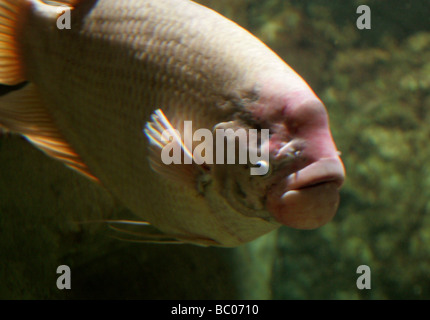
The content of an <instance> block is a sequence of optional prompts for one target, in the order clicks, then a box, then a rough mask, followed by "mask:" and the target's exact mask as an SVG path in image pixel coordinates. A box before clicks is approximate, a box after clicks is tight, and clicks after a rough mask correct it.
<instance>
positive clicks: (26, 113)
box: [0, 83, 98, 181]
mask: <svg viewBox="0 0 430 320" xmlns="http://www.w3.org/2000/svg"><path fill="white" fill-rule="evenodd" d="M0 128H3V129H6V131H11V132H16V133H20V134H22V135H24V136H25V137H26V138H27V139H28V140H29V141H30V142H31V143H32V144H34V145H35V146H36V147H37V148H39V149H40V150H42V151H43V152H44V153H46V154H47V155H48V156H50V157H52V158H54V159H57V160H60V161H62V162H63V163H64V164H66V165H67V166H69V167H70V168H72V169H74V170H76V171H78V172H80V173H82V174H83V175H85V176H86V177H88V178H89V179H91V180H93V181H98V179H97V178H96V177H94V176H93V175H92V174H91V173H90V171H89V169H88V168H87V166H86V165H85V164H84V163H83V162H82V160H81V158H80V157H79V156H78V155H77V154H76V153H75V152H74V151H73V149H72V148H71V147H70V146H69V144H68V143H67V142H66V141H65V140H64V139H63V137H62V135H61V134H60V132H59V131H58V129H57V128H56V127H55V125H54V123H53V120H52V118H51V117H50V115H49V114H48V112H47V111H46V109H45V108H44V107H43V105H42V102H41V99H40V97H39V94H38V92H37V89H36V87H35V85H34V84H32V83H30V84H28V85H26V86H25V87H24V88H22V89H20V90H16V91H12V92H10V93H8V94H6V95H4V96H2V97H0Z"/></svg>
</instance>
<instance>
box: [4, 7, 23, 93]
mask: <svg viewBox="0 0 430 320" xmlns="http://www.w3.org/2000/svg"><path fill="white" fill-rule="evenodd" d="M20 6H21V1H18V0H0V83H3V84H8V85H14V84H18V83H20V82H23V81H25V78H24V71H23V69H22V65H21V62H20V61H19V56H18V50H17V43H16V40H15V32H16V30H17V27H18V23H19V22H18V19H19V16H20V13H19V9H20Z"/></svg>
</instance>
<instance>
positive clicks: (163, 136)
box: [144, 109, 208, 191]
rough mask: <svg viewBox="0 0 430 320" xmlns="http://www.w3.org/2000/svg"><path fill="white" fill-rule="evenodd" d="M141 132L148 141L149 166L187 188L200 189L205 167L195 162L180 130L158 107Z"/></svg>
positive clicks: (205, 171) (206, 170) (204, 175)
mask: <svg viewBox="0 0 430 320" xmlns="http://www.w3.org/2000/svg"><path fill="white" fill-rule="evenodd" d="M144 132H145V134H146V136H147V138H148V141H149V152H150V155H149V161H150V165H151V167H152V169H153V170H154V171H155V172H157V173H159V174H160V175H162V176H164V177H165V178H167V179H171V180H172V179H173V180H176V181H177V182H181V183H183V184H185V185H187V186H189V187H193V188H197V189H198V190H199V191H200V189H201V186H200V185H199V184H200V183H203V182H204V183H207V181H208V179H207V175H208V168H206V167H204V166H202V165H197V164H196V159H195V158H194V156H193V154H192V152H191V150H189V148H188V147H187V146H186V144H185V143H184V141H183V139H182V137H183V132H181V131H180V130H179V129H177V128H174V127H173V126H172V124H171V122H170V121H169V120H168V119H167V117H166V116H165V115H164V113H163V111H162V110H161V109H157V110H155V111H154V113H153V114H152V115H151V121H149V122H147V124H146V126H145V129H144Z"/></svg>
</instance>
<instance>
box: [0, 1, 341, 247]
mask: <svg viewBox="0 0 430 320" xmlns="http://www.w3.org/2000/svg"><path fill="white" fill-rule="evenodd" d="M0 83H1V84H3V85H8V86H16V85H19V89H17V90H12V91H10V92H8V93H7V94H5V95H3V96H1V97H0V128H2V130H3V131H7V132H12V133H14V134H20V135H22V136H24V137H25V138H26V139H27V140H28V141H29V142H30V143H32V144H33V145H34V146H35V147H37V148H38V149H40V150H41V151H43V152H44V153H45V154H47V155H48V156H50V157H52V158H55V159H57V160H59V161H61V162H63V163H64V164H65V165H66V166H68V167H69V168H71V169H73V170H75V171H77V172H78V173H80V174H82V175H84V176H86V177H87V178H88V179H90V180H92V181H93V182H94V183H96V184H99V185H100V186H101V187H103V188H105V189H107V190H108V191H109V192H110V193H111V194H113V195H114V197H116V198H117V199H118V200H119V201H120V202H121V203H122V204H123V205H124V206H125V207H127V208H128V209H129V210H130V211H131V212H133V214H134V215H135V216H136V220H131V221H115V222H116V223H114V221H112V224H110V226H112V228H114V229H116V230H118V232H120V233H121V232H122V233H123V234H124V235H126V234H127V235H132V234H133V235H136V232H131V231H130V230H129V229H127V226H130V225H131V226H133V227H138V229H139V231H138V232H137V234H138V237H139V239H140V240H142V242H156V243H187V244H195V245H200V246H220V247H236V246H239V245H241V244H244V243H247V242H249V241H252V240H254V239H256V238H258V237H260V236H262V235H264V234H267V233H269V232H271V231H274V230H276V229H278V228H279V227H281V226H287V227H291V228H296V229H305V230H306V229H315V228H319V227H321V226H323V225H325V224H326V223H328V222H329V221H331V220H332V219H333V217H334V216H335V214H336V212H337V210H338V206H339V199H340V197H339V191H340V188H341V186H342V184H343V182H344V178H345V168H344V165H343V163H342V160H341V159H340V153H339V151H338V150H337V147H336V145H335V143H334V140H333V137H332V134H331V131H330V127H329V119H328V113H327V109H326V108H325V106H324V104H323V102H322V101H321V100H320V99H319V98H318V97H317V96H316V94H315V93H314V91H313V90H312V89H311V88H310V87H309V85H308V84H307V83H306V82H305V80H304V79H303V78H302V77H301V76H299V75H298V74H297V73H296V72H295V71H294V70H293V69H292V68H291V67H290V66H289V65H288V64H287V63H286V62H284V61H283V60H282V58H280V57H279V56H278V55H277V54H276V53H275V52H273V51H272V50H271V49H270V48H268V47H267V46H266V45H265V44H264V43H263V42H262V41H261V40H259V39H258V38H256V37H255V36H254V35H252V34H251V33H250V32H248V31H247V30H245V29H244V28H242V27H240V26H239V25H238V24H236V23H235V22H233V21H231V20H229V19H227V18H226V17H224V16H222V15H221V14H219V13H217V12H215V11H213V10H211V9H209V8H207V7H205V6H203V5H200V4H197V3H195V2H193V1H189V0H122V1H117V0H68V1H65V0H62V1H61V0H57V1H41V0H0ZM186 121H190V122H191V123H192V125H193V127H194V128H197V129H202V130H204V131H201V132H204V135H206V136H205V137H204V141H203V139H201V138H202V136H201V137H200V141H199V139H192V141H189V139H188V141H186V140H187V138H186V136H187V132H186V124H187V123H186ZM240 129H242V131H243V132H244V137H245V138H246V139H245V140H243V141H247V142H249V143H248V144H246V145H244V144H243V143H242V144H241V143H240V141H239V143H237V144H233V145H230V146H231V147H232V148H231V149H230V150H233V151H232V152H233V154H240V152H242V151H244V152H245V153H246V152H247V153H246V154H247V155H248V157H247V158H246V159H245V161H242V162H240V161H239V162H238V161H233V162H231V163H229V162H228V161H227V163H226V162H225V161H222V160H223V159H224V158H225V159H227V158H228V157H229V156H228V153H227V151H228V150H227V147H226V146H225V145H222V144H221V145H220V146H219V147H218V145H217V147H216V148H213V150H212V149H210V148H209V147H210V146H213V145H214V141H215V140H211V139H215V137H214V136H212V137H211V136H210V134H215V133H217V132H218V131H217V130H224V132H227V131H228V130H230V131H229V132H230V133H231V132H233V133H236V132H239V130H240ZM195 132H197V131H195ZM169 133H170V135H169ZM264 133H267V134H264ZM192 137H193V138H194V136H192ZM230 137H231V136H230ZM228 139H230V141H236V140H235V139H236V136H234V135H233V138H232V139H231V138H228V137H227V140H228ZM237 140H240V138H239V139H237ZM251 141H253V142H254V144H252V145H251ZM198 147H200V149H199V150H200V151H201V152H200V153H199V152H196V150H197V148H198ZM166 148H167V149H168V148H171V150H173V151H175V150H176V151H178V152H180V157H181V160H182V159H183V160H182V161H181V162H180V163H170V164H168V163H166V162H165V161H163V159H164V158H163V154H164V155H165V156H166V153H165V152H166ZM202 149H204V150H205V151H204V152H203V151H202ZM173 151H172V152H173ZM224 151H226V152H225V153H222V154H223V155H224V156H220V158H219V159H220V161H214V162H211V161H202V160H204V159H208V157H209V156H210V155H211V152H213V154H212V156H215V154H217V155H219V154H220V152H224ZM251 152H253V153H251ZM167 154H170V153H169V152H168V153H167ZM251 154H254V155H255V156H258V154H260V155H261V156H263V155H266V156H267V158H264V159H263V158H261V159H263V160H260V161H257V162H252V161H251V160H250V159H251ZM223 157H224V158H223ZM217 159H218V158H217ZM187 161H188V162H187ZM251 169H254V170H257V171H258V170H260V172H261V174H251ZM254 172H256V171H254Z"/></svg>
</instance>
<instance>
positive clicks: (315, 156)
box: [214, 85, 345, 229]
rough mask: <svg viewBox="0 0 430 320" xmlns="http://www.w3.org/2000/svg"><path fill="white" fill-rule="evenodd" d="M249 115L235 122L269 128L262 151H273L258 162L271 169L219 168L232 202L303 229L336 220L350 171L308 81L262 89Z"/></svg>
mask: <svg viewBox="0 0 430 320" xmlns="http://www.w3.org/2000/svg"><path fill="white" fill-rule="evenodd" d="M285 92H286V94H285ZM244 114H246V115H245V116H244V115H242V116H239V117H238V118H239V119H241V120H237V121H234V124H235V125H236V126H238V127H239V126H241V127H247V128H248V129H249V128H266V129H268V131H269V137H268V139H262V138H261V137H259V138H258V141H259V144H258V152H260V154H263V153H266V154H268V160H269V161H268V163H267V162H266V161H260V163H257V164H256V165H257V167H258V166H259V169H262V168H263V169H267V170H263V173H264V174H256V175H252V174H250V172H249V170H244V169H247V168H248V167H249V165H245V166H243V165H242V167H240V166H239V165H230V166H228V165H226V166H219V165H217V166H215V170H214V171H215V173H216V174H217V176H218V179H219V178H220V177H221V179H222V184H221V185H222V191H221V192H223V193H224V196H225V197H226V198H228V200H229V202H230V204H231V205H232V206H233V207H234V208H235V209H236V211H239V212H241V213H242V214H244V215H247V216H253V217H259V218H261V219H264V220H267V221H275V222H277V223H280V224H282V225H286V226H289V227H292V228H297V229H315V228H318V227H320V226H322V225H324V224H326V223H327V222H329V221H330V220H332V218H333V217H334V216H335V214H336V211H337V208H338V205H339V189H340V187H341V186H342V184H343V182H344V178H345V169H344V166H343V163H342V161H341V159H340V157H339V155H340V153H339V151H338V150H337V148H336V145H335V143H334V141H333V138H332V135H331V132H330V128H329V119H328V114H327V110H326V108H325V106H324V104H323V103H322V102H321V100H320V99H318V97H317V96H316V95H315V94H314V93H313V91H312V90H311V89H310V88H309V87H308V86H307V85H304V86H298V87H297V88H291V87H287V88H285V87H284V86H282V85H278V86H277V85H272V86H270V87H263V88H261V90H260V97H259V99H258V100H257V101H255V102H253V103H252V104H251V105H249V106H248V108H245V112H244ZM244 119H245V120H244ZM246 119H248V120H246ZM232 123H233V122H232ZM232 123H230V124H229V126H230V127H231V126H233V124H232ZM248 132H250V131H249V130H248ZM251 135H252V134H251V133H249V134H248V138H249V137H251ZM248 148H249V150H248V151H255V150H252V146H251V145H249V146H248ZM251 165H252V164H251ZM254 165H255V164H254Z"/></svg>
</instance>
